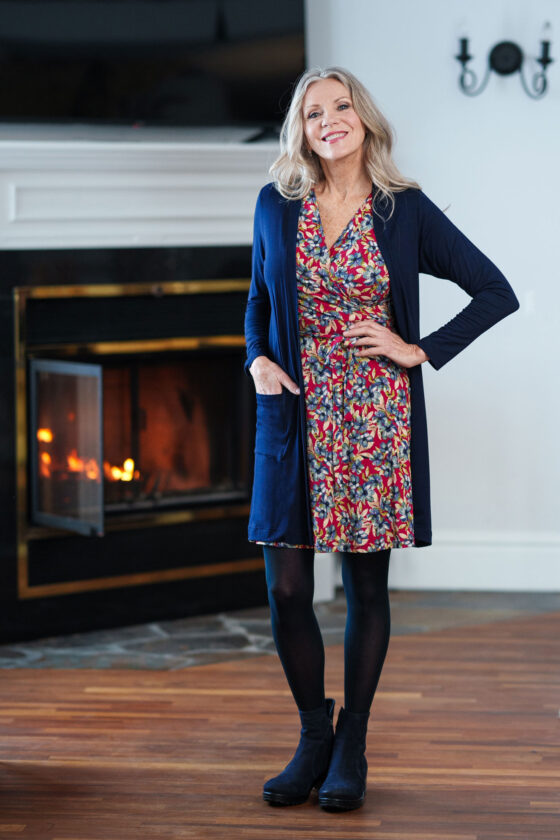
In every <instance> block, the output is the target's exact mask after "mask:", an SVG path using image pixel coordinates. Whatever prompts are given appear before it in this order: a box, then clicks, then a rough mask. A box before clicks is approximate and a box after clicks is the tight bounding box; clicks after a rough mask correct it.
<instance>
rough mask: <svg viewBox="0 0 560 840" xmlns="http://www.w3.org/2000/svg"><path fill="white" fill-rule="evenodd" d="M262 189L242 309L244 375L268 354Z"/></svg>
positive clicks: (268, 319) (268, 304)
mask: <svg viewBox="0 0 560 840" xmlns="http://www.w3.org/2000/svg"><path fill="white" fill-rule="evenodd" d="M263 194H264V188H263V190H261V192H260V193H259V197H258V199H257V206H256V209H255V217H254V223H253V251H252V268H251V286H250V288H249V297H248V299H247V306H246V309H245V343H246V347H247V361H246V362H245V372H246V373H247V374H249V368H250V367H251V365H252V364H253V362H254V360H255V359H256V358H257V356H266V355H268V329H269V322H270V298H269V295H268V289H267V287H266V283H265V279H264V261H265V251H264V236H263V230H262V216H263Z"/></svg>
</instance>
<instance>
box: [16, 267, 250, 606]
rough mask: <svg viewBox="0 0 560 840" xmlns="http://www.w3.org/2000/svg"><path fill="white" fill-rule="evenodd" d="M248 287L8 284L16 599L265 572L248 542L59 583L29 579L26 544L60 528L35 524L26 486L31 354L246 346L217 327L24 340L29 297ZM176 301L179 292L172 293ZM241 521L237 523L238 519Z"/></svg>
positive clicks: (168, 519)
mask: <svg viewBox="0 0 560 840" xmlns="http://www.w3.org/2000/svg"><path fill="white" fill-rule="evenodd" d="M248 288H249V281H248V280H247V279H225V280H206V279H205V280H185V281H179V282H177V281H169V282H162V283H157V284H154V283H150V282H140V283H135V282H132V283H126V284H122V285H121V284H115V283H113V284H104V283H99V284H92V285H87V284H83V285H82V284H80V285H70V284H69V285H52V286H49V285H41V286H17V287H15V288H14V289H13V306H14V329H15V335H14V339H15V341H14V345H15V346H14V359H15V389H16V398H15V428H16V440H15V448H16V493H17V499H16V509H17V597H18V599H19V600H21V601H29V600H32V599H44V598H52V597H55V596H64V595H80V594H83V593H95V592H102V591H107V590H111V589H122V588H128V587H142V586H147V585H151V584H160V583H161V584H171V583H173V582H185V581H189V580H194V579H200V578H209V577H216V576H229V575H238V574H243V573H249V574H250V573H254V572H262V569H263V560H262V556H261V555H260V552H259V553H258V555H257V556H256V552H255V551H254V549H255V547H254V546H251V547H250V546H249V544H248V545H247V554H246V556H245V557H241V558H239V559H234V560H231V561H220V562H208V563H191V564H189V565H184V566H177V565H174V566H170V567H169V568H157V569H153V570H150V569H144V570H142V571H138V572H130V573H126V574H115V575H112V574H111V575H108V574H100V575H99V576H97V577H96V576H86V577H80V578H79V579H74V580H73V579H68V578H65V579H64V580H59V581H56V582H37V581H33V580H31V579H30V569H29V546H30V543H31V542H32V541H35V540H43V541H45V540H49V539H60V538H61V537H62V536H63V534H61V532H60V530H57V529H54V528H49V527H42V526H39V527H38V526H33V525H31V524H30V522H29V486H28V472H29V470H28V466H29V463H28V462H29V457H30V442H29V438H28V434H29V432H28V399H29V394H28V370H27V365H28V360H29V358H30V357H33V356H42V355H44V354H45V353H48V354H49V355H50V356H53V355H55V356H56V355H58V356H59V357H60V358H73V357H76V356H77V355H79V356H80V357H82V358H84V357H85V358H91V359H95V358H96V357H98V356H103V355H107V354H110V353H123V354H132V353H142V352H146V351H149V352H151V353H158V352H169V351H173V352H178V351H186V350H193V349H206V348H217V347H221V348H224V347H237V348H243V347H244V338H243V335H242V333H241V332H235V333H233V332H232V333H230V334H228V333H221V334H216V335H184V336H182V335H179V336H177V335H173V336H165V337H151V338H144V339H138V338H130V339H125V340H120V341H115V340H108V341H107V340H99V341H84V342H83V343H82V342H80V343H76V342H62V343H59V344H57V345H54V346H53V345H52V344H50V345H41V344H34V343H30V342H29V341H28V306H29V304H30V302H31V301H62V300H69V299H71V298H90V299H95V298H97V299H99V298H105V299H108V300H111V299H113V300H114V299H117V298H133V297H137V298H140V297H142V298H145V297H146V296H149V297H151V298H152V299H153V300H160V299H161V298H165V297H169V296H185V295H192V296H194V295H208V294H210V295H217V294H220V295H228V294H229V293H232V294H237V296H239V293H243V294H245V295H246V293H247V290H248ZM177 299H178V298H177ZM248 512H249V506H248V503H246V504H231V505H221V506H208V507H204V506H201V507H198V508H197V509H184V510H176V511H165V512H161V511H156V512H145V513H143V514H134V515H131V516H130V517H127V516H123V517H119V519H118V520H115V521H114V522H108V523H107V526H106V530H107V533H110V532H114V533H116V532H118V531H122V530H126V529H127V528H130V527H131V526H132V525H133V526H134V528H135V529H142V528H162V529H164V528H167V527H171V528H172V527H173V526H176V525H179V524H181V523H204V522H208V523H210V522H212V521H214V522H216V523H217V522H218V521H221V520H225V519H240V520H246V518H247V516H248ZM240 524H241V523H240Z"/></svg>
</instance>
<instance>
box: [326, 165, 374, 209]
mask: <svg viewBox="0 0 560 840" xmlns="http://www.w3.org/2000/svg"><path fill="white" fill-rule="evenodd" d="M321 167H322V169H323V174H324V176H325V180H324V181H323V182H322V183H321V184H318V185H317V188H316V189H315V195H317V196H319V197H321V198H325V199H331V200H333V201H340V202H345V201H348V200H351V199H353V198H355V197H356V196H363V195H367V194H368V193H369V191H370V190H371V178H370V177H369V175H368V172H367V170H366V168H365V166H363V164H362V163H360V164H358V165H356V162H355V161H353V160H352V161H344V160H340V161H325V160H322V161H321Z"/></svg>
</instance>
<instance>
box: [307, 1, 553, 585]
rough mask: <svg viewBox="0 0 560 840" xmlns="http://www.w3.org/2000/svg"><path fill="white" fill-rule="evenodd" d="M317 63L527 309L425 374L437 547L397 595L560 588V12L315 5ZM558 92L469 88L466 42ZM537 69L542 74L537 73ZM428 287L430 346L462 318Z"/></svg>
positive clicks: (397, 570)
mask: <svg viewBox="0 0 560 840" xmlns="http://www.w3.org/2000/svg"><path fill="white" fill-rule="evenodd" d="M307 18H308V21H307V24H308V26H307V28H308V64H309V65H310V66H317V65H318V66H328V65H333V64H338V65H341V66H343V67H346V68H348V69H349V70H351V71H352V72H353V73H355V74H356V75H357V76H358V77H359V78H360V79H361V80H362V81H363V82H364V83H365V84H366V85H367V87H368V88H369V89H370V91H371V92H372V94H373V96H374V98H375V99H376V101H377V103H378V104H379V105H380V107H381V108H382V110H383V111H384V112H385V114H386V115H387V117H388V118H389V120H390V121H391V123H392V124H393V126H394V128H395V129H396V133H397V137H398V142H397V147H396V155H395V156H396V159H397V162H398V164H399V166H400V168H401V169H402V171H403V172H405V173H406V174H408V175H410V176H412V177H414V178H415V179H416V180H418V181H419V182H420V184H421V185H422V187H423V189H424V190H425V192H426V193H427V194H428V195H429V196H430V197H431V198H432V199H433V200H434V201H435V202H436V203H437V204H438V205H439V206H441V207H442V208H446V207H447V206H448V205H449V210H448V213H449V216H450V218H451V219H453V221H454V222H455V223H456V224H457V225H458V226H459V227H460V228H461V229H462V230H463V231H464V232H465V233H466V234H467V236H469V238H471V239H472V240H473V241H474V242H475V243H476V244H477V245H478V246H479V247H480V248H481V249H482V250H483V251H484V252H485V253H486V254H488V256H489V257H490V258H491V259H492V260H494V262H496V263H497V265H498V266H499V267H500V268H501V269H502V271H503V272H504V273H505V275H506V276H507V277H508V279H509V280H510V282H511V284H512V286H513V288H514V289H515V291H516V293H517V295H518V297H519V299H520V302H521V310H520V311H519V312H518V313H516V314H515V315H513V316H512V317H510V318H508V319H506V320H505V321H503V322H502V323H501V324H499V325H498V326H497V327H495V328H494V329H493V330H491V331H490V332H489V333H487V334H485V335H484V336H482V337H481V338H480V339H479V340H478V341H477V342H476V343H475V344H474V345H472V346H471V347H469V348H468V349H467V350H466V351H464V352H463V353H462V354H461V355H460V356H458V357H457V358H456V359H455V360H453V361H452V362H450V363H449V364H448V365H447V366H446V367H444V368H443V369H442V370H441V371H439V372H437V373H436V372H435V371H433V369H432V368H430V367H429V365H426V366H425V385H426V396H427V406H428V422H429V431H430V453H431V465H432V470H431V472H432V507H433V511H432V513H433V524H434V546H433V547H431V548H429V549H421V550H417V549H413V550H408V551H397V552H395V553H394V555H393V559H392V572H391V575H392V585H393V586H394V587H405V588H412V587H442V588H454V587H457V588H480V589H541V590H542V589H560V492H559V486H560V463H559V461H560V459H559V446H558V437H559V410H558V409H559V403H560V399H559V390H560V389H559V382H560V377H559V375H558V368H557V362H556V357H557V352H556V348H557V346H558V341H557V335H558V323H559V316H558V313H559V311H560V309H559V305H560V270H559V268H558V264H559V261H560V254H559V240H560V224H559V223H560V213H559V211H558V200H559V199H558V196H559V195H560V162H559V150H560V3H558V2H557V0H531V2H528V0H491V2H488V0H469V2H466V0H465V2H460V0H424V1H423V2H422V3H419V2H417V0H391V2H386V0H384V2H381V0H307ZM545 21H550V23H551V24H552V29H551V30H550V31H549V38H550V40H551V42H552V47H551V55H552V56H553V57H554V58H555V59H556V62H555V63H554V64H552V65H551V66H550V67H549V73H548V78H549V92H548V93H547V95H546V96H545V97H544V99H542V100H540V101H533V100H531V99H529V97H528V96H527V95H526V94H525V93H524V91H523V90H522V88H521V85H520V80H519V78H517V77H516V76H510V77H498V76H497V75H496V74H492V77H491V79H490V81H489V84H488V87H487V88H486V90H485V91H484V93H483V94H482V95H481V96H479V97H474V98H470V97H467V96H465V95H464V94H463V93H462V92H461V91H460V90H459V87H458V81H457V80H458V76H459V71H460V65H459V62H457V61H456V60H455V58H454V56H455V55H456V54H457V52H458V46H459V45H458V40H459V37H461V36H463V37H469V39H470V44H469V51H470V52H471V54H473V55H474V56H475V59H474V60H473V62H472V65H473V69H475V70H476V72H477V73H479V75H482V73H483V71H484V67H485V61H486V55H487V54H488V51H489V50H490V48H491V47H492V46H493V45H494V44H496V43H497V42H499V41H502V40H512V41H515V42H517V43H518V44H519V45H520V46H521V48H522V49H523V50H524V52H526V53H527V54H528V55H530V56H535V55H537V54H538V53H539V52H540V44H539V42H540V39H541V38H542V37H543V34H542V33H543V24H544V23H545ZM536 67H538V65H536V66H535V64H534V62H530V70H531V73H532V72H534V68H535V69H536ZM466 302H467V299H466V297H465V295H464V294H463V293H462V292H461V291H460V290H458V289H457V288H455V287H454V286H453V284H451V283H447V282H446V281H441V280H436V279H434V278H431V277H425V278H422V326H423V334H426V333H427V332H429V331H431V330H432V329H434V328H436V327H438V326H439V325H440V324H442V323H444V322H445V321H447V320H448V319H449V317H450V316H451V315H452V314H454V313H455V311H457V309H458V308H462V306H464V305H465V303H466Z"/></svg>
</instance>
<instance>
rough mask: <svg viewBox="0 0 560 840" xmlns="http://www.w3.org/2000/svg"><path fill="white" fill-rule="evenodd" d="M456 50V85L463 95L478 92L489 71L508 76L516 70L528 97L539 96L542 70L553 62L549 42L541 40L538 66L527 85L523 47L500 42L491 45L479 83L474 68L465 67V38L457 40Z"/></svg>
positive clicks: (543, 86) (544, 86)
mask: <svg viewBox="0 0 560 840" xmlns="http://www.w3.org/2000/svg"><path fill="white" fill-rule="evenodd" d="M459 49H460V52H459V55H456V56H455V58H456V59H457V61H460V62H461V65H462V68H463V69H462V70H461V75H460V77H459V87H460V88H461V90H462V91H463V93H465V94H466V95H467V96H478V95H479V94H480V93H482V91H483V90H484V89H485V87H486V85H487V84H488V80H489V78H490V73H491V72H492V70H493V71H494V72H495V73H497V74H498V75H499V76H510V75H511V74H512V73H517V72H519V75H520V78H521V84H522V86H523V89H524V91H525V93H526V94H527V95H528V96H530V97H531V98H532V99H541V97H543V96H544V95H545V93H546V89H547V79H546V69H547V67H548V65H549V64H552V62H553V61H554V59H552V58H551V57H550V41H541V54H540V56H539V57H538V58H537V61H538V63H539V64H540V65H541V68H542V69H541V70H539V71H538V72H537V73H535V74H534V75H533V77H532V79H531V82H530V84H528V83H527V81H526V79H525V76H524V74H523V63H524V61H525V57H524V55H523V50H522V49H521V47H519V46H518V45H517V44H514V43H513V41H501V42H500V43H499V44H496V45H495V46H494V47H492V49H491V50H490V52H489V54H488V64H487V66H486V73H485V75H484V78H483V79H482V81H481V82H480V84H479V83H478V79H477V77H476V74H475V73H474V71H473V70H471V68H470V67H468V66H467V65H468V63H469V61H471V59H472V58H473V56H472V55H469V41H468V38H461V39H460V41H459Z"/></svg>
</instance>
